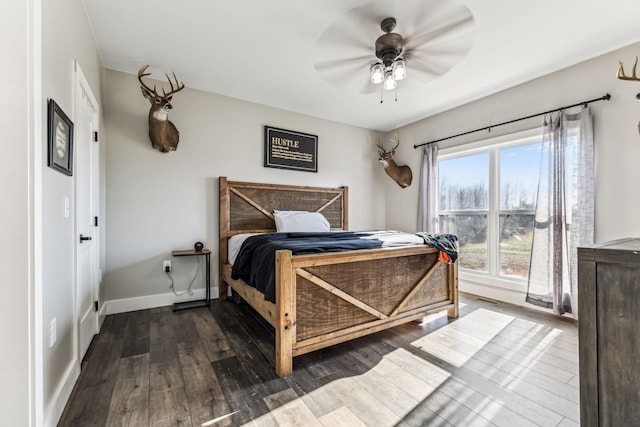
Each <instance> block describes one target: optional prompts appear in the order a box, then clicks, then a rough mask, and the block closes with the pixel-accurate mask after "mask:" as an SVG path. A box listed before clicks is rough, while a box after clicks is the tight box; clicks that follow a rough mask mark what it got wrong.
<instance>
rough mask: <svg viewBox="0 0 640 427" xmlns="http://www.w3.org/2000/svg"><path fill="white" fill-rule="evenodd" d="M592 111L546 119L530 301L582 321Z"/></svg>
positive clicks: (590, 223) (589, 231)
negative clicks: (581, 249)
mask: <svg viewBox="0 0 640 427" xmlns="http://www.w3.org/2000/svg"><path fill="white" fill-rule="evenodd" d="M592 123H593V122H592V119H591V110H590V109H589V108H588V107H585V108H583V109H582V111H581V112H579V113H577V114H566V113H564V112H560V113H559V114H558V115H557V117H555V118H552V117H549V118H547V119H545V124H544V127H543V132H544V136H543V142H542V144H543V145H542V156H541V161H540V177H539V182H538V196H537V197H538V198H537V202H536V210H535V218H534V231H533V244H532V250H531V266H530V269H529V284H528V289H527V297H526V301H527V302H530V303H532V304H536V305H539V306H542V307H546V308H552V309H553V311H554V312H555V313H557V314H563V313H572V315H573V317H575V318H576V319H577V318H578V293H577V281H578V280H577V248H578V246H582V245H586V244H590V243H593V234H594V186H595V185H594V159H593V130H592Z"/></svg>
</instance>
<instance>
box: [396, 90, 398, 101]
mask: <svg viewBox="0 0 640 427" xmlns="http://www.w3.org/2000/svg"><path fill="white" fill-rule="evenodd" d="M396 102H398V86H396Z"/></svg>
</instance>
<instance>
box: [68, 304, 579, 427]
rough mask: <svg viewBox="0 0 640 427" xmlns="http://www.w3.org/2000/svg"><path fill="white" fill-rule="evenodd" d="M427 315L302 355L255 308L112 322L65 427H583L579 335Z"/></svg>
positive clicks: (477, 313) (566, 325) (486, 317)
mask: <svg viewBox="0 0 640 427" xmlns="http://www.w3.org/2000/svg"><path fill="white" fill-rule="evenodd" d="M460 314H461V315H460V318H459V319H456V320H448V319H447V317H446V315H445V314H444V313H443V314H442V315H434V316H429V317H428V318H425V320H424V322H423V323H416V322H414V323H409V324H407V325H403V326H399V327H396V328H393V329H391V330H388V331H383V332H379V333H376V334H374V335H371V336H367V337H363V338H359V339H357V340H354V341H351V342H347V343H343V344H340V345H336V346H334V347H331V348H328V349H324V350H319V351H316V352H313V353H310V354H306V355H303V356H300V357H297V358H295V359H294V372H293V374H292V375H291V376H290V377H287V378H278V377H277V376H276V375H275V372H274V339H273V335H274V332H273V329H272V328H271V327H270V326H269V325H268V324H266V322H264V321H263V320H262V319H261V318H260V317H259V316H258V315H257V314H256V313H255V312H253V311H252V310H251V309H250V308H249V307H248V306H247V305H244V304H243V305H236V304H234V303H232V302H221V301H218V300H215V301H213V302H212V305H211V309H207V308H196V309H191V310H185V311H179V312H175V313H174V312H172V311H171V308H170V307H163V308H157V309H151V310H143V311H136V312H131V313H123V314H116V315H110V316H107V318H106V320H105V322H104V325H103V327H102V330H101V332H100V334H99V335H96V337H95V338H94V340H93V342H92V344H91V346H90V348H89V351H88V352H87V355H86V357H85V360H84V361H83V365H82V373H81V374H80V378H79V380H78V382H77V384H76V386H75V388H74V391H73V393H72V396H71V398H70V400H69V402H68V404H67V407H66V408H65V411H64V413H63V415H62V418H61V420H60V423H59V426H240V425H256V426H294V425H295V426H336V425H344V426H362V425H365V426H396V425H397V426H452V425H453V426H475V425H483V426H487V425H490V426H493V425H497V426H509V427H512V426H576V425H578V424H579V402H578V395H579V391H578V361H577V325H576V322H575V321H573V320H571V319H566V318H558V317H555V316H552V315H546V314H544V313H539V312H536V311H533V310H526V309H518V308H516V307H513V306H510V305H508V304H503V303H494V302H491V301H487V300H483V299H480V298H476V297H474V296H472V295H462V296H461V309H460Z"/></svg>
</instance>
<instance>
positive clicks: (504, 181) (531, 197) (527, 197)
mask: <svg viewBox="0 0 640 427" xmlns="http://www.w3.org/2000/svg"><path fill="white" fill-rule="evenodd" d="M541 146H542V144H541V143H539V142H538V143H535V144H527V145H520V146H518V147H511V148H503V149H501V150H500V209H508V210H516V209H526V210H533V209H535V206H536V193H537V191H538V175H539V168H540V148H541Z"/></svg>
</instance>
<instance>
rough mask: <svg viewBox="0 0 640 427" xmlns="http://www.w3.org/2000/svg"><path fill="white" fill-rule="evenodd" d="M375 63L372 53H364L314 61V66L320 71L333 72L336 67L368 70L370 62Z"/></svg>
mask: <svg viewBox="0 0 640 427" xmlns="http://www.w3.org/2000/svg"><path fill="white" fill-rule="evenodd" d="M370 63H373V61H372V60H371V55H362V56H357V57H353V58H336V59H323V60H317V61H315V62H314V63H313V66H314V68H315V69H316V70H317V71H318V72H319V73H323V72H325V71H328V72H332V70H335V69H341V68H349V69H354V70H356V71H357V70H365V71H367V70H368V68H367V66H368V64H370Z"/></svg>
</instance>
